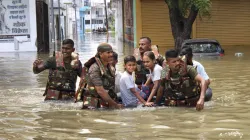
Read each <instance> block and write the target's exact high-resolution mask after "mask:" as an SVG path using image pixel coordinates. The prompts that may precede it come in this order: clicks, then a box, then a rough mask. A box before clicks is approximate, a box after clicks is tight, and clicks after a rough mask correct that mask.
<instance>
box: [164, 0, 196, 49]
mask: <svg viewBox="0 0 250 140" xmlns="http://www.w3.org/2000/svg"><path fill="white" fill-rule="evenodd" d="M165 1H166V3H167V5H168V9H169V18H170V23H171V29H172V35H173V37H174V41H175V49H177V50H178V51H180V49H181V44H182V42H183V41H184V40H186V39H189V38H190V36H191V32H192V25H193V23H194V21H195V19H196V17H197V14H198V10H197V9H196V7H195V6H194V5H193V6H192V7H191V8H190V12H189V15H188V17H184V15H182V14H181V12H180V9H179V0H165Z"/></svg>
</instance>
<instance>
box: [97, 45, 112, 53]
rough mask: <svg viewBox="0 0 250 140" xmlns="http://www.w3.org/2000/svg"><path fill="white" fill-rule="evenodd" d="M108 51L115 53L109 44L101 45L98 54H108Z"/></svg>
mask: <svg viewBox="0 0 250 140" xmlns="http://www.w3.org/2000/svg"><path fill="white" fill-rule="evenodd" d="M107 51H113V49H112V46H111V45H110V44H108V43H101V44H100V45H99V46H98V47H97V52H107Z"/></svg>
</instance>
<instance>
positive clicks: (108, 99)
mask: <svg viewBox="0 0 250 140" xmlns="http://www.w3.org/2000/svg"><path fill="white" fill-rule="evenodd" d="M95 89H96V91H97V93H98V94H99V95H100V96H101V98H102V99H103V100H104V101H106V102H108V103H109V105H111V106H114V107H117V106H118V104H117V103H116V102H115V101H114V100H113V99H112V98H111V97H110V96H109V94H108V92H107V91H106V90H105V89H104V88H103V86H95Z"/></svg>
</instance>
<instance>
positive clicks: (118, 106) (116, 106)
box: [110, 104, 124, 109]
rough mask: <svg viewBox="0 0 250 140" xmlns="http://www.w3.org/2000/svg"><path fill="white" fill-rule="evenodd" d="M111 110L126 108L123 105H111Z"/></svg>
mask: <svg viewBox="0 0 250 140" xmlns="http://www.w3.org/2000/svg"><path fill="white" fill-rule="evenodd" d="M110 108H113V109H123V108H124V106H123V104H114V105H111V106H110Z"/></svg>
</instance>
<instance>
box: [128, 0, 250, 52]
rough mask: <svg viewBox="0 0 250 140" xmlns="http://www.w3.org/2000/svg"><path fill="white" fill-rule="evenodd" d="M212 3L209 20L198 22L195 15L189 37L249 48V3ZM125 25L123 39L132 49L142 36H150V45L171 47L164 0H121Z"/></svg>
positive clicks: (218, 0) (214, 0)
mask: <svg viewBox="0 0 250 140" xmlns="http://www.w3.org/2000/svg"><path fill="white" fill-rule="evenodd" d="M211 2H212V7H211V10H210V14H211V17H209V18H206V17H203V18H202V19H201V18H199V16H197V19H196V21H195V22H194V24H193V29H192V38H213V39H216V40H218V41H219V42H220V43H221V45H222V46H236V45H244V46H249V45H250V39H249V38H250V24H249V21H250V16H249V13H250V1H249V0H240V1H235V0H227V1H226V0H211ZM131 11H132V12H131ZM131 13H132V14H131ZM132 23H134V24H132ZM124 26H125V27H124V28H125V33H124V39H125V40H129V41H134V46H137V45H138V41H139V38H140V37H142V36H148V37H150V38H151V39H152V44H158V45H159V46H160V47H163V48H169V47H173V46H174V39H173V36H172V31H171V25H170V20H169V11H168V6H167V4H166V3H165V1H164V0H124ZM132 28H134V29H132ZM131 32H133V33H131ZM133 35H134V37H133Z"/></svg>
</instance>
